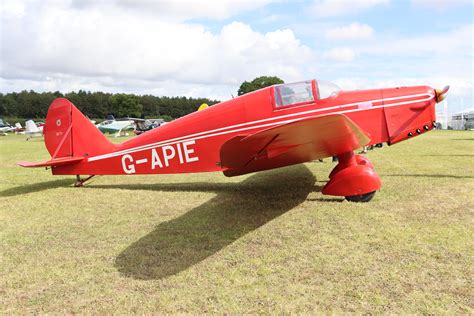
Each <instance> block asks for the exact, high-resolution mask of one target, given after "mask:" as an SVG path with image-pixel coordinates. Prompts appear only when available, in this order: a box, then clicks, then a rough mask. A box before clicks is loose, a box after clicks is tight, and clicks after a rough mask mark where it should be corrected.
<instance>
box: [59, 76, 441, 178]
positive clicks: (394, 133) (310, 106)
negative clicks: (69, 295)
mask: <svg viewBox="0 0 474 316" xmlns="http://www.w3.org/2000/svg"><path fill="white" fill-rule="evenodd" d="M306 83H308V84H310V85H311V87H312V90H311V91H310V92H309V93H310V95H311V94H312V98H313V99H312V100H309V101H304V102H296V103H294V104H288V105H281V101H279V100H278V99H279V98H281V93H280V92H281V90H279V89H278V86H272V87H268V88H264V89H261V90H258V91H255V92H252V93H249V94H246V95H243V96H240V97H237V98H234V99H231V100H228V101H225V102H222V103H219V104H217V105H214V106H212V107H209V108H207V109H205V110H202V111H198V112H194V113H192V114H189V115H187V116H184V117H182V118H180V119H177V120H175V121H172V122H170V123H168V124H166V125H164V126H162V127H159V128H156V129H153V130H151V131H149V132H146V133H144V134H142V135H140V136H137V137H134V138H132V139H130V140H128V141H126V142H124V143H122V144H119V145H115V146H114V147H113V148H112V150H111V151H110V150H108V151H104V152H100V151H98V152H96V153H94V154H93V155H90V156H89V157H88V158H87V159H84V160H83V161H81V162H79V163H76V164H68V165H60V166H56V167H55V168H53V174H89V175H99V174H168V173H192V172H209V171H223V168H222V167H221V165H220V149H221V147H222V145H223V144H224V143H225V142H226V141H228V140H229V139H231V138H233V137H235V136H238V135H248V134H253V133H256V132H259V131H261V130H265V129H268V128H271V127H274V126H278V125H281V124H285V123H289V122H292V121H295V120H300V119H302V118H306V117H315V116H324V115H327V114H332V113H340V114H344V115H346V116H347V117H348V118H350V119H351V120H352V121H353V122H354V123H355V124H357V125H358V126H359V127H360V128H361V129H362V130H363V131H364V132H365V133H366V134H367V135H368V136H369V137H370V144H376V143H382V142H387V143H389V144H393V143H396V142H399V141H402V140H405V139H407V138H409V137H413V136H416V135H418V134H421V133H424V132H426V131H428V130H430V129H432V128H433V121H435V104H436V92H435V90H434V89H433V88H431V87H428V86H414V87H400V88H390V89H375V90H358V91H339V92H337V93H335V94H333V95H331V96H329V97H325V98H320V93H319V89H318V82H317V81H316V80H313V81H307V82H306ZM314 133H318V131H317V130H315V131H314ZM109 149H110V148H109Z"/></svg>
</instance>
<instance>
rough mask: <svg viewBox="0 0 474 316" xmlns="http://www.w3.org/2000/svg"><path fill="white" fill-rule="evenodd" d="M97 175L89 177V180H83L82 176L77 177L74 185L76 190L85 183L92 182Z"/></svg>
mask: <svg viewBox="0 0 474 316" xmlns="http://www.w3.org/2000/svg"><path fill="white" fill-rule="evenodd" d="M93 176H95V174H93V175H91V176H88V177H87V178H84V179H81V176H80V175H76V182H75V183H74V186H75V187H76V188H78V187H82V186H84V183H85V182H86V181H88V180H90V179H91V178H92V177H93Z"/></svg>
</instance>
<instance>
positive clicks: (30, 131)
mask: <svg viewBox="0 0 474 316" xmlns="http://www.w3.org/2000/svg"><path fill="white" fill-rule="evenodd" d="M43 127H44V124H43V125H42V126H40V127H38V126H37V125H36V123H35V122H34V121H33V120H28V121H26V122H25V134H26V140H29V139H30V138H33V137H39V136H42V135H43Z"/></svg>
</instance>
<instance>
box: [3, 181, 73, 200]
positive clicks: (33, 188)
mask: <svg viewBox="0 0 474 316" xmlns="http://www.w3.org/2000/svg"><path fill="white" fill-rule="evenodd" d="M73 183H74V180H72V179H62V180H53V181H46V182H38V183H33V184H27V185H20V186H17V187H14V188H10V189H6V190H3V191H0V196H2V197H7V196H16V195H22V194H27V193H35V192H41V191H44V190H49V189H56V188H61V187H67V186H70V185H72V184H73Z"/></svg>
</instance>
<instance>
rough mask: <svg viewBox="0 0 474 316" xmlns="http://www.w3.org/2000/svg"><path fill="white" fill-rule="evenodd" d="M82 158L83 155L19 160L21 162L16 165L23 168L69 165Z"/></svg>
mask: <svg viewBox="0 0 474 316" xmlns="http://www.w3.org/2000/svg"><path fill="white" fill-rule="evenodd" d="M83 159H84V157H62V158H56V159H51V160H47V161H43V162H26V161H21V162H18V165H19V166H22V167H25V168H38V167H51V166H61V165H69V164H73V163H78V162H79V161H81V160H83Z"/></svg>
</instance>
